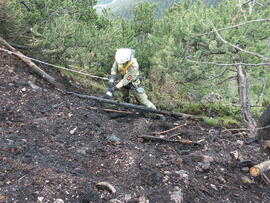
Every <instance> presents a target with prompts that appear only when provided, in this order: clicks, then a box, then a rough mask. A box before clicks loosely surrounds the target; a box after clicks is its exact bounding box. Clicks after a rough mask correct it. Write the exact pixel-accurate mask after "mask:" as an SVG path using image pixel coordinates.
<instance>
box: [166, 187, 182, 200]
mask: <svg viewBox="0 0 270 203" xmlns="http://www.w3.org/2000/svg"><path fill="white" fill-rule="evenodd" d="M169 193H170V196H171V200H172V201H173V202H175V203H182V202H183V192H182V190H181V188H179V187H177V186H176V187H175V188H174V190H173V191H172V192H169Z"/></svg>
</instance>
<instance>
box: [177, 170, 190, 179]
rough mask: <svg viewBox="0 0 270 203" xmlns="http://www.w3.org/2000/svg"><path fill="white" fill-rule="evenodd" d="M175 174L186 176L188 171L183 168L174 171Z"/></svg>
mask: <svg viewBox="0 0 270 203" xmlns="http://www.w3.org/2000/svg"><path fill="white" fill-rule="evenodd" d="M175 173H176V174H179V175H180V177H181V178H188V172H187V171H185V170H180V171H176V172H175Z"/></svg>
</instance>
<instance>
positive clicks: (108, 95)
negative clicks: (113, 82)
mask: <svg viewBox="0 0 270 203" xmlns="http://www.w3.org/2000/svg"><path fill="white" fill-rule="evenodd" d="M117 90H118V88H117V87H115V86H114V87H110V88H109V89H108V90H107V91H106V93H105V95H104V98H106V99H111V98H112V97H113V93H114V92H115V91H117Z"/></svg>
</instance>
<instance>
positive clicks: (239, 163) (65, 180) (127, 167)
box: [0, 53, 270, 203]
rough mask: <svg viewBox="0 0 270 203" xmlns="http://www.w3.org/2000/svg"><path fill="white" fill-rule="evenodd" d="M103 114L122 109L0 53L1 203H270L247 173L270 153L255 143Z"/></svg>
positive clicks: (205, 129) (198, 125) (197, 127)
mask: <svg viewBox="0 0 270 203" xmlns="http://www.w3.org/2000/svg"><path fill="white" fill-rule="evenodd" d="M29 81H30V82H29ZM33 84H35V85H37V86H38V87H40V88H37V87H34V86H33ZM93 107H94V108H93ZM96 108H97V109H96ZM102 108H110V109H116V108H117V107H115V106H111V105H107V104H106V105H105V104H100V103H97V102H95V101H91V100H86V99H81V98H77V97H75V96H72V95H65V94H63V93H61V92H59V91H57V90H55V89H54V88H53V87H51V86H49V85H46V84H45V83H44V81H43V80H42V79H40V78H39V77H37V76H35V75H34V74H32V73H31V72H30V71H29V69H28V68H27V67H26V66H25V65H24V64H23V63H21V62H20V61H19V60H17V59H16V58H15V57H14V56H11V55H7V54H4V53H0V202H12V203H14V202H18V203H21V202H54V203H61V202H94V203H99V202H115V203H116V202H128V203H135V202H139V203H146V202H150V203H152V202H153V203H156V202H157V203H167V202H178V203H180V202H198V203H203V202H213V203H216V202H219V203H222V202H228V203H230V202H245V203H247V202H265V203H266V202H270V186H269V185H267V182H266V181H264V180H263V179H262V178H261V177H256V178H253V177H251V176H250V175H249V172H248V170H249V167H251V166H252V165H254V164H257V163H260V162H262V161H265V160H269V151H268V152H267V151H264V152H263V151H261V150H260V145H259V143H256V142H254V143H251V144H249V145H247V144H245V142H244V141H245V140H246V138H247V135H246V134H244V133H242V132H238V131H229V130H224V128H221V127H219V128H218V127H217V128H212V127H209V126H207V125H206V124H205V123H203V122H197V121H189V120H176V119H173V118H167V121H166V122H165V123H164V122H163V123H162V122H160V121H159V120H155V119H152V118H151V117H144V116H143V115H141V114H135V115H134V114H127V115H125V116H116V117H115V114H113V113H108V112H105V111H104V110H102ZM122 110H123V109H122ZM129 111H132V110H129ZM175 127H177V128H176V129H175V130H172V131H171V132H168V133H161V135H158V132H164V131H166V130H169V129H172V128H175ZM143 135H148V136H149V135H151V136H153V135H154V136H157V137H162V138H170V139H171V140H177V139H185V140H191V141H196V142H199V143H195V144H194V143H189V144H185V143H184V144H183V143H177V142H161V141H151V140H150V141H149V140H144V139H142V138H140V136H143ZM268 177H270V174H268ZM100 182H107V184H109V186H111V187H113V188H110V187H107V186H99V183H100Z"/></svg>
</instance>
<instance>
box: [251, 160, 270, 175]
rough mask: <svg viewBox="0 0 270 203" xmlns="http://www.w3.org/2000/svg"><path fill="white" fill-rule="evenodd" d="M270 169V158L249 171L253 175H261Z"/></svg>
mask: <svg viewBox="0 0 270 203" xmlns="http://www.w3.org/2000/svg"><path fill="white" fill-rule="evenodd" d="M268 170H270V160H269V161H264V162H262V163H260V164H257V165H255V166H253V167H251V168H250V170H249V172H250V175H252V176H254V177H255V176H259V175H262V174H264V173H265V172H266V171H268Z"/></svg>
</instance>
